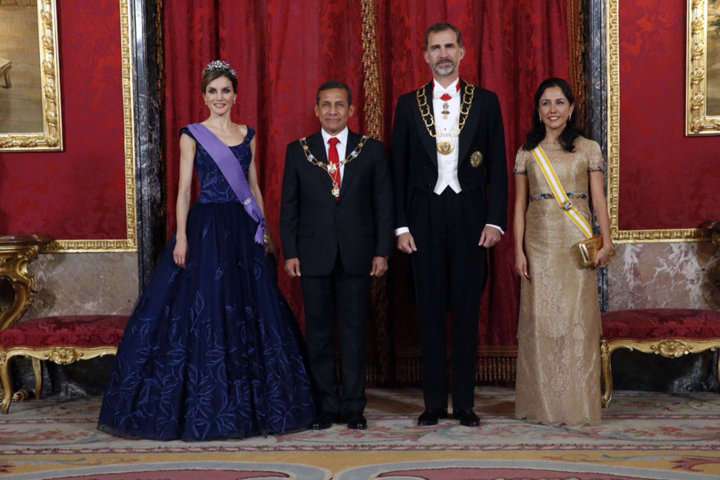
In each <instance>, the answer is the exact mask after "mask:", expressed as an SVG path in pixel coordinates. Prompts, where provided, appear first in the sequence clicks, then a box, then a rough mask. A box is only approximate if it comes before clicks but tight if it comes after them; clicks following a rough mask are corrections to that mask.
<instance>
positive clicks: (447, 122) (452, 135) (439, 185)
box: [433, 78, 462, 195]
mask: <svg viewBox="0 0 720 480" xmlns="http://www.w3.org/2000/svg"><path fill="white" fill-rule="evenodd" d="M459 81H460V79H459V78H458V79H455V81H454V82H452V83H451V84H450V85H448V87H447V88H444V87H443V86H442V85H440V84H439V83H438V82H437V81H436V80H433V112H434V113H435V135H436V137H435V142H436V143H439V142H450V144H451V145H452V152H450V153H449V154H447V155H443V154H442V153H440V152H437V153H436V154H437V164H438V178H437V182H436V183H435V188H434V189H433V192H434V193H435V194H436V195H440V194H441V193H442V192H443V191H444V190H445V189H446V188H447V187H450V188H452V191H453V192H455V193H460V192H462V188H461V187H460V181H459V180H458V175H457V171H458V146H459V144H460V141H459V140H460V139H459V138H458V135H459V129H458V128H459V127H458V121H459V120H460V92H458V90H457V87H458V85H459V83H458V82H459ZM446 94H447V95H449V96H450V97H451V98H450V100H448V101H444V100H441V99H440V97H442V96H443V95H446ZM443 105H447V106H448V108H446V109H443ZM443 110H445V111H447V112H450V113H449V114H448V115H447V116H444V115H442V112H443Z"/></svg>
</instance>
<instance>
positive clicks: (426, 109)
mask: <svg viewBox="0 0 720 480" xmlns="http://www.w3.org/2000/svg"><path fill="white" fill-rule="evenodd" d="M474 96H475V86H474V85H471V84H469V83H466V84H465V88H464V89H463V93H462V101H461V103H460V118H459V119H458V135H460V132H462V129H463V127H464V126H465V122H466V121H467V117H468V115H469V114H470V107H471V106H472V101H473V97H474ZM415 98H416V99H417V105H418V110H419V111H420V116H421V117H422V121H423V123H424V124H425V128H426V129H427V132H428V135H430V136H431V137H432V138H436V137H437V133H436V132H435V117H433V115H432V113H430V105H429V104H428V101H427V95H425V87H422V88H418V89H417V91H416V92H415Z"/></svg>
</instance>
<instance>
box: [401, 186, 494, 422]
mask: <svg viewBox="0 0 720 480" xmlns="http://www.w3.org/2000/svg"><path fill="white" fill-rule="evenodd" d="M415 211H416V212H422V213H418V216H416V217H415V220H416V223H417V224H418V225H421V226H420V227H418V228H416V231H417V232H418V235H417V236H416V234H415V233H414V232H411V233H413V237H414V239H415V243H416V246H417V248H418V250H417V252H415V253H414V254H413V255H412V260H411V261H412V266H413V272H414V279H415V289H416V299H417V310H418V318H419V323H420V338H421V345H422V372H423V393H424V398H425V407H426V408H427V409H438V408H443V409H444V408H447V406H448V382H447V340H446V318H447V313H448V312H450V313H451V314H452V398H453V408H454V409H455V410H469V409H471V408H472V407H473V402H474V396H473V390H474V386H475V370H476V367H477V337H478V313H479V307H480V299H481V297H482V292H483V290H484V288H485V281H486V279H487V260H486V251H485V248H484V247H479V246H478V242H479V240H480V234H479V233H478V234H477V235H475V234H473V233H471V227H470V224H469V221H468V218H469V216H470V215H473V214H478V213H477V212H473V211H472V210H470V211H469V210H468V208H467V205H466V204H464V202H463V193H462V192H461V193H459V194H456V193H455V192H453V191H452V189H450V188H446V189H445V191H444V192H443V193H442V194H441V195H435V194H430V195H428V194H425V195H423V196H421V197H419V198H417V199H416V205H415ZM414 228H415V227H414Z"/></svg>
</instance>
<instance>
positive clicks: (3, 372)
mask: <svg viewBox="0 0 720 480" xmlns="http://www.w3.org/2000/svg"><path fill="white" fill-rule="evenodd" d="M0 380H1V381H2V388H3V397H2V403H0V411H2V413H8V410H10V402H11V401H12V380H11V379H10V359H9V358H8V355H7V352H6V351H4V350H0Z"/></svg>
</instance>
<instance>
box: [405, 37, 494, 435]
mask: <svg viewBox="0 0 720 480" xmlns="http://www.w3.org/2000/svg"><path fill="white" fill-rule="evenodd" d="M464 55H465V50H464V48H463V43H462V37H461V35H460V31H459V30H458V29H457V28H456V27H454V26H452V25H450V24H447V23H439V24H435V25H433V26H431V27H430V28H429V29H428V31H427V33H426V35H425V53H424V56H425V61H426V62H427V64H428V65H429V66H430V69H431V70H432V75H433V81H432V82H430V83H428V84H427V85H424V86H422V87H421V88H419V89H418V90H417V91H413V92H410V93H407V94H405V95H403V96H401V97H400V99H399V100H398V104H397V109H396V112H395V123H394V126H393V136H392V176H393V184H394V185H393V186H394V190H395V213H396V218H395V225H396V229H395V235H396V237H397V247H398V249H399V250H401V251H402V252H405V253H408V254H410V255H411V263H412V267H413V273H414V279H415V289H416V300H417V310H418V314H419V323H420V336H421V344H422V372H423V392H424V399H425V411H424V412H423V413H422V414H421V415H420V417H419V418H418V425H435V424H436V423H437V422H438V419H439V418H446V417H447V416H448V412H447V406H448V386H447V368H446V365H445V363H446V340H445V319H446V315H447V312H448V310H449V311H450V312H451V313H452V330H453V332H452V335H453V339H452V363H453V365H452V389H451V392H452V398H453V417H454V418H456V419H458V420H459V421H460V423H461V424H462V425H466V426H475V425H478V423H479V420H478V417H477V415H475V413H474V412H473V400H474V396H473V389H474V385H475V369H476V365H477V336H478V312H479V307H480V298H481V296H482V292H483V289H484V288H485V281H486V279H487V258H486V255H487V249H488V248H490V247H492V246H494V245H495V244H496V243H497V242H499V241H500V239H501V235H502V233H503V228H505V224H506V221H507V219H506V216H507V212H506V210H507V163H506V162H507V160H506V157H505V135H504V130H503V123H502V116H501V114H500V104H499V102H498V99H497V96H496V95H495V94H494V93H492V92H489V91H487V90H484V89H481V88H478V87H475V86H473V85H470V84H468V83H467V82H465V81H463V80H461V79H460V78H459V74H458V66H459V64H460V61H461V60H462V58H463V56H464Z"/></svg>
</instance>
